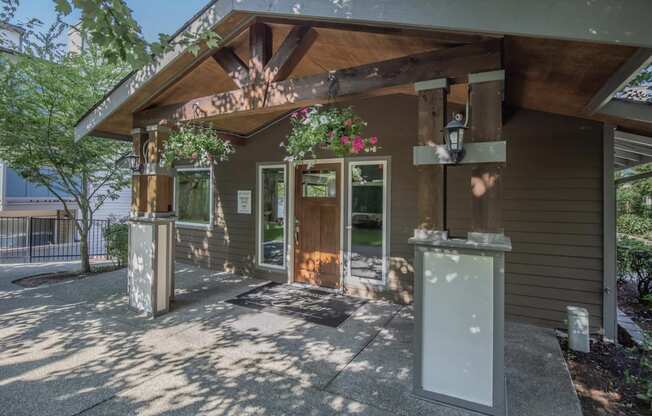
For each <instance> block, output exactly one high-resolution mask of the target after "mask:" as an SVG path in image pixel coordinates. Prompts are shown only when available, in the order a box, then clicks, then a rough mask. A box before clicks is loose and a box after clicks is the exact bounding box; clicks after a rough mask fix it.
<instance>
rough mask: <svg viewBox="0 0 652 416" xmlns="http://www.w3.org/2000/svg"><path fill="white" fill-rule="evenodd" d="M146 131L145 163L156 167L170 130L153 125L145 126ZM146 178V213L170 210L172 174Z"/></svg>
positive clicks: (154, 175) (160, 212) (159, 212)
mask: <svg viewBox="0 0 652 416" xmlns="http://www.w3.org/2000/svg"><path fill="white" fill-rule="evenodd" d="M147 133H148V136H149V139H148V141H147V146H146V149H147V155H146V163H147V164H149V165H151V166H156V167H158V166H159V163H160V161H161V157H162V155H163V148H164V145H165V140H166V139H167V138H168V136H169V133H170V130H169V129H168V128H167V127H163V126H158V125H155V126H149V127H147ZM146 178H147V213H148V214H154V215H156V214H164V213H169V212H172V193H173V191H172V186H173V182H172V180H173V178H172V176H169V175H161V174H153V175H147V176H146Z"/></svg>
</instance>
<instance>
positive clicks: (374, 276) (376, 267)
mask: <svg viewBox="0 0 652 416" xmlns="http://www.w3.org/2000/svg"><path fill="white" fill-rule="evenodd" d="M386 171H387V163H386V162H385V161H373V162H368V161H364V162H362V161H361V162H351V163H350V164H349V213H348V214H349V218H348V220H349V253H348V254H349V255H348V264H349V277H351V278H357V279H365V280H369V281H372V282H375V283H383V282H384V281H385V276H386V271H387V264H386V257H387V254H386V253H387V241H386V240H387V232H386V228H387V227H386V205H387V172H386Z"/></svg>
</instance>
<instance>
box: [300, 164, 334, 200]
mask: <svg viewBox="0 0 652 416" xmlns="http://www.w3.org/2000/svg"><path fill="white" fill-rule="evenodd" d="M301 177H302V181H303V182H302V188H303V197H304V198H335V197H336V196H337V174H336V172H335V171H334V170H307V171H304V172H303V173H302V175H301Z"/></svg>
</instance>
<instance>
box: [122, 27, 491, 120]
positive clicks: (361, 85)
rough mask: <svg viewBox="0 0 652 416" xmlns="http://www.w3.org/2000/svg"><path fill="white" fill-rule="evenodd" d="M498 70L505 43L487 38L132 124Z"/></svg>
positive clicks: (221, 97) (460, 79)
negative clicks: (482, 40)
mask: <svg viewBox="0 0 652 416" xmlns="http://www.w3.org/2000/svg"><path fill="white" fill-rule="evenodd" d="M500 66H501V41H500V40H489V41H484V42H480V43H477V44H473V45H465V46H458V47H455V48H448V49H440V50H436V51H431V52H425V53H421V54H417V55H410V56H405V57H401V58H396V59H391V60H387V61H382V62H376V63H371V64H366V65H361V66H358V67H353V68H347V69H341V70H337V71H333V72H332V73H322V74H317V75H310V76H307V77H303V78H297V79H288V80H285V81H279V82H274V83H271V84H269V88H267V89H266V91H265V92H262V91H260V90H258V91H255V92H254V93H252V91H251V90H249V89H247V88H245V89H240V90H235V91H228V92H224V93H218V94H213V95H209V96H205V97H199V98H195V99H192V100H189V101H187V102H185V103H178V104H170V105H165V106H161V107H154V108H152V109H148V110H145V111H142V112H139V113H136V114H134V123H135V126H141V125H148V124H156V123H160V122H162V121H167V122H185V121H192V120H200V119H208V118H214V119H219V118H222V117H228V116H230V115H232V114H234V113H240V114H247V113H250V112H257V113H265V112H278V111H282V110H290V109H293V108H299V107H303V106H306V105H311V104H316V103H324V102H330V101H338V100H346V99H350V98H352V97H356V96H360V95H365V94H373V95H382V94H384V93H385V91H386V92H387V93H393V92H395V89H396V87H401V88H402V87H403V86H405V85H407V84H413V83H415V82H418V81H426V80H430V79H435V78H448V80H449V83H451V84H454V83H466V82H467V81H468V74H469V73H474V72H483V71H492V70H495V69H498V68H500ZM263 103H264V107H263Z"/></svg>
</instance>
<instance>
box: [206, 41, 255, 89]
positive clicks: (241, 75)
mask: <svg viewBox="0 0 652 416" xmlns="http://www.w3.org/2000/svg"><path fill="white" fill-rule="evenodd" d="M213 59H215V62H217V64H218V65H219V66H221V67H222V69H224V71H225V72H226V73H227V75H228V76H229V77H230V78H231V79H232V80H233V82H234V83H235V85H236V86H237V87H238V88H244V87H245V86H247V85H249V83H250V78H249V67H248V66H247V64H246V63H244V62H243V61H242V59H240V57H239V56H238V55H236V53H235V52H234V51H233V49H232V48H221V49H220V50H218V51H217V52H216V53H215V55H213Z"/></svg>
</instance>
